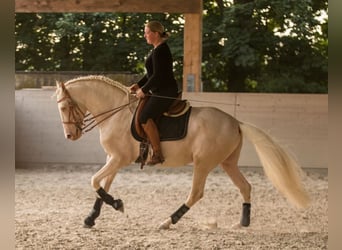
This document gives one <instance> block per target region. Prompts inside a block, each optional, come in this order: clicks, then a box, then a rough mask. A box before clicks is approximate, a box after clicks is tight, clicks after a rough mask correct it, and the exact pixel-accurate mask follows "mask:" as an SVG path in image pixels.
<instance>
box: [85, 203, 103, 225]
mask: <svg viewBox="0 0 342 250" xmlns="http://www.w3.org/2000/svg"><path fill="white" fill-rule="evenodd" d="M102 204H103V200H102V199H101V198H96V201H95V204H94V206H93V209H92V210H91V211H90V213H89V215H88V217H87V218H86V219H85V220H84V224H85V226H86V227H92V226H94V225H95V219H96V218H97V217H99V215H100V211H101V207H102Z"/></svg>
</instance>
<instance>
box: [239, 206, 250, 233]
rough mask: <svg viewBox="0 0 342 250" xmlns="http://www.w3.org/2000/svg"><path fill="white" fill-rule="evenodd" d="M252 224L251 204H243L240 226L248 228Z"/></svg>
mask: <svg viewBox="0 0 342 250" xmlns="http://www.w3.org/2000/svg"><path fill="white" fill-rule="evenodd" d="M250 222H251V204H250V203H243V204H242V217H241V221H240V224H241V226H243V227H248V226H249V224H250Z"/></svg>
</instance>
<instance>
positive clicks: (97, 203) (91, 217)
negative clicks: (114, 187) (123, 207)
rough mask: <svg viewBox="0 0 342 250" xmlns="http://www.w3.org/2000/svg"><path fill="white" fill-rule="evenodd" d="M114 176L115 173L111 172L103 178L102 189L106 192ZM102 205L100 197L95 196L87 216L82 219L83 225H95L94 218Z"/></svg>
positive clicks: (88, 226) (97, 215)
mask: <svg viewBox="0 0 342 250" xmlns="http://www.w3.org/2000/svg"><path fill="white" fill-rule="evenodd" d="M114 177H115V174H112V175H110V176H108V177H107V178H106V179H105V183H104V189H105V190H106V191H107V192H108V190H109V188H110V185H111V184H112V182H113V179H114ZM102 205H103V200H102V199H101V198H99V197H98V198H96V200H95V203H94V206H93V208H92V210H91V211H90V213H89V215H88V216H87V218H86V219H85V220H84V227H87V228H91V227H92V226H94V225H95V219H96V218H97V217H99V215H100V212H101V207H102Z"/></svg>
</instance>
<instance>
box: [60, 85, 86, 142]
mask: <svg viewBox="0 0 342 250" xmlns="http://www.w3.org/2000/svg"><path fill="white" fill-rule="evenodd" d="M56 85H57V90H56V96H57V104H58V111H59V115H60V117H61V120H62V124H63V129H64V135H65V138H66V139H69V140H73V141H74V140H77V139H79V138H80V137H81V136H82V126H83V119H84V117H85V112H86V109H85V107H82V106H81V105H79V104H78V103H77V102H75V100H74V99H73V98H72V97H71V96H70V94H69V91H68V90H67V89H66V87H65V85H64V83H61V82H57V83H56Z"/></svg>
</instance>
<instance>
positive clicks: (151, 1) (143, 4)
mask: <svg viewBox="0 0 342 250" xmlns="http://www.w3.org/2000/svg"><path fill="white" fill-rule="evenodd" d="M201 5H202V1H201V0H15V12H17V13H20V12H140V13H141V12H147V13H158V12H159V13H163V12H168V13H200V12H201V11H202V7H201Z"/></svg>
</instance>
